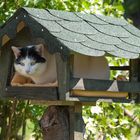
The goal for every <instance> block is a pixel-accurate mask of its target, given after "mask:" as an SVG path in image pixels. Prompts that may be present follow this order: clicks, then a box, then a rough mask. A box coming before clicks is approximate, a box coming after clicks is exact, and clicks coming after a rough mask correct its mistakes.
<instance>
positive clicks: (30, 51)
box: [15, 46, 46, 64]
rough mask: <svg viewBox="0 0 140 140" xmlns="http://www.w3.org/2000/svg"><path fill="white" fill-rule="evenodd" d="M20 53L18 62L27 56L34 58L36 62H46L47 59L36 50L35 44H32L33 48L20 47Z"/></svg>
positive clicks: (16, 61)
mask: <svg viewBox="0 0 140 140" xmlns="http://www.w3.org/2000/svg"><path fill="white" fill-rule="evenodd" d="M20 51H21V53H20V55H19V57H18V58H17V59H16V60H15V63H16V64H20V61H21V60H22V59H25V58H26V56H28V57H29V58H31V59H33V60H34V61H35V62H36V63H45V62H46V59H45V58H43V57H42V56H40V54H39V53H38V52H37V51H36V49H35V46H32V47H31V48H28V47H23V48H20Z"/></svg>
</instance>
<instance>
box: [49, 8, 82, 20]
mask: <svg viewBox="0 0 140 140" xmlns="http://www.w3.org/2000/svg"><path fill="white" fill-rule="evenodd" d="M49 12H50V13H51V14H52V15H53V16H55V17H58V18H60V19H63V20H69V21H82V20H81V19H80V18H79V17H78V16H76V15H75V14H74V13H72V12H67V11H59V12H58V11H57V10H49Z"/></svg>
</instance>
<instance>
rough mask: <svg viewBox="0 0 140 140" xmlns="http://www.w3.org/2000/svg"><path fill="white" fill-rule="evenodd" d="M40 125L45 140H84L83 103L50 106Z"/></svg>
mask: <svg viewBox="0 0 140 140" xmlns="http://www.w3.org/2000/svg"><path fill="white" fill-rule="evenodd" d="M40 125H41V129H42V134H43V140H56V139H57V140H83V130H84V123H83V119H82V105H81V104H80V103H78V104H75V106H49V107H48V109H47V110H46V111H45V112H44V115H43V116H42V118H41V120H40Z"/></svg>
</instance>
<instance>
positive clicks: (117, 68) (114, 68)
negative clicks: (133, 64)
mask: <svg viewBox="0 0 140 140" xmlns="http://www.w3.org/2000/svg"><path fill="white" fill-rule="evenodd" d="M129 69H130V66H110V70H123V71H125V70H126V71H127V70H129Z"/></svg>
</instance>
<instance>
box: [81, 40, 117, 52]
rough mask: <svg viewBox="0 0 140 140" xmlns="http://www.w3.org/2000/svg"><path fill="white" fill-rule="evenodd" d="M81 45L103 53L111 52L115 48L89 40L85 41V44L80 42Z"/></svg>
mask: <svg viewBox="0 0 140 140" xmlns="http://www.w3.org/2000/svg"><path fill="white" fill-rule="evenodd" d="M82 44H83V45H85V46H87V47H90V48H93V49H98V50H101V51H102V50H103V51H113V50H114V49H115V46H113V45H106V44H101V43H98V42H95V41H92V40H90V39H88V40H86V41H85V42H82Z"/></svg>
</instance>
